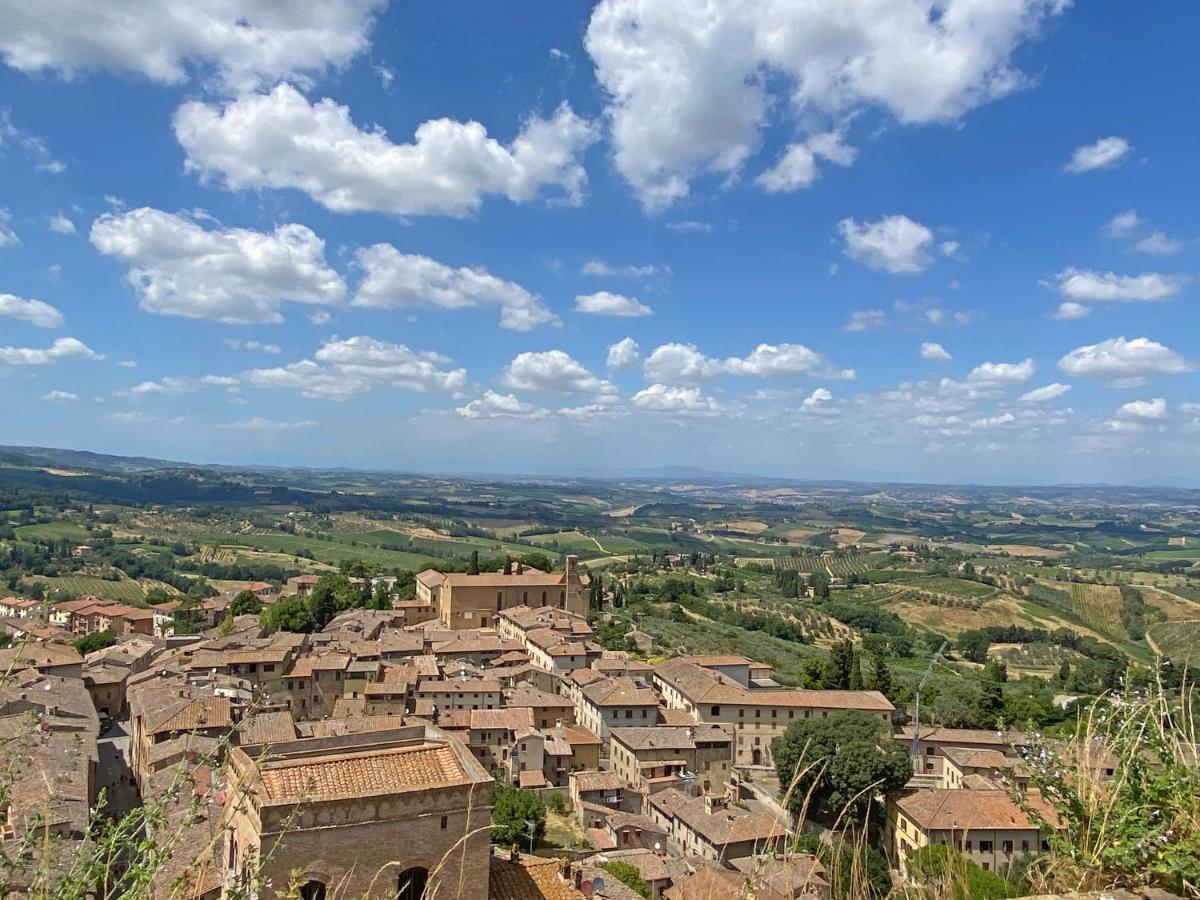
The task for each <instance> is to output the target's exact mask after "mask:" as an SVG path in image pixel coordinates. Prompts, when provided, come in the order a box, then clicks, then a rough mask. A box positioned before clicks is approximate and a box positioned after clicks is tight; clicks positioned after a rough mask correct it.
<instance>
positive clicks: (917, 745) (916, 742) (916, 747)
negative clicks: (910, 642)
mask: <svg viewBox="0 0 1200 900" xmlns="http://www.w3.org/2000/svg"><path fill="white" fill-rule="evenodd" d="M948 646H950V645H949V644H947V643H946V642H945V641H942V646H940V647H938V649H937V653H935V654H933V659H931V660H930V661H929V668H928V669H926V670H925V674H924V675H922V676H921V680H920V681H918V682H917V710H916V716H915V717H914V718H915V719H916V721H917V727H916V730H914V731H913V742H912V758H913V759H914V760H916V759H918V758H919V757H920V755H921V690H922V688H924V687H925V682H926V681H928V680H929V676H930V675H932V674H933V667H934V666H936V665H937V664H938V661H939V660H941V658H942V654H943V653H945V652H946V648H947V647H948Z"/></svg>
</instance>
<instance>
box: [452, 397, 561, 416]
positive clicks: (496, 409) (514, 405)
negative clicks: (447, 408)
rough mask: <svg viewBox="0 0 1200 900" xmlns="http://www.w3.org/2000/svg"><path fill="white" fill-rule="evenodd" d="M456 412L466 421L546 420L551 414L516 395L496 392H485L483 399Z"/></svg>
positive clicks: (480, 398)
mask: <svg viewBox="0 0 1200 900" xmlns="http://www.w3.org/2000/svg"><path fill="white" fill-rule="evenodd" d="M455 412H457V413H458V414H459V415H460V416H462V417H463V418H464V419H544V418H545V417H546V416H548V415H549V414H550V412H549V410H546V409H543V408H542V407H540V406H534V405H533V404H532V403H526V402H525V401H523V400H518V399H517V397H516V395H515V394H497V393H496V392H495V391H484V393H483V396H482V397H479V398H477V399H475V400H472V401H471V402H470V403H467V404H466V405H465V406H460V407H458V408H457V409H456V410H455Z"/></svg>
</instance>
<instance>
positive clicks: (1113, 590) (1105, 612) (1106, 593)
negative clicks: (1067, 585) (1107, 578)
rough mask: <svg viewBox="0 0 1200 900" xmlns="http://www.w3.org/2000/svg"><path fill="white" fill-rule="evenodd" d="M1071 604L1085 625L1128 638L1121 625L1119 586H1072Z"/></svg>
mask: <svg viewBox="0 0 1200 900" xmlns="http://www.w3.org/2000/svg"><path fill="white" fill-rule="evenodd" d="M1071 602H1072V603H1073V604H1074V607H1075V615H1077V616H1078V617H1079V619H1080V621H1081V622H1083V623H1084V624H1086V625H1088V626H1090V627H1092V628H1095V629H1096V630H1097V631H1100V632H1103V633H1104V634H1109V635H1113V636H1114V637H1120V638H1125V637H1128V635H1127V634H1126V631H1125V626H1124V625H1122V624H1121V589H1120V588H1118V587H1117V586H1115V585H1111V584H1072V585H1071Z"/></svg>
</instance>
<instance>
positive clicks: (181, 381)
mask: <svg viewBox="0 0 1200 900" xmlns="http://www.w3.org/2000/svg"><path fill="white" fill-rule="evenodd" d="M192 390H195V386H194V385H193V384H192V383H191V382H190V381H188V380H187V379H185V378H175V377H173V376H170V375H168V376H167V377H165V378H161V379H159V380H158V381H143V382H140V383H139V384H135V385H134V386H133V387H131V388H129V389H127V390H124V391H117V393H118V394H119V395H120V396H123V397H149V396H152V395H155V394H165V395H171V396H174V395H177V394H186V393H187V392H188V391H192Z"/></svg>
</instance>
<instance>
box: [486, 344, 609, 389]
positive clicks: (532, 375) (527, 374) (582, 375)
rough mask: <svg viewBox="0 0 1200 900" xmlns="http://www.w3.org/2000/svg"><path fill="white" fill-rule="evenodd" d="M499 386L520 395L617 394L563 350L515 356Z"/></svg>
mask: <svg viewBox="0 0 1200 900" xmlns="http://www.w3.org/2000/svg"><path fill="white" fill-rule="evenodd" d="M501 382H502V383H503V384H504V385H505V387H510V388H516V389H517V390H521V391H549V392H552V393H559V394H597V395H599V394H608V395H613V394H615V393H616V388H615V387H613V385H612V383H611V382H608V381H605V380H604V379H602V378H597V377H596V376H595V375H593V374H592V373H591V372H589V371H588V370H587V368H586V367H585V366H584V365H583V364H582V363H580V362H579V361H578V360H576V359H574V358H573V357H571V356H570V355H569V354H567V353H564V352H563V351H562V350H546V351H543V352H537V353H532V352H526V353H518V354H517V355H516V356H515V357H514V358H513V361H512V362H510V363H509V364H508V365H507V366H505V368H504V374H503V376H502V377H501Z"/></svg>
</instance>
